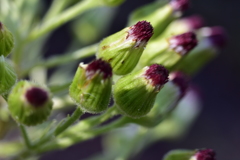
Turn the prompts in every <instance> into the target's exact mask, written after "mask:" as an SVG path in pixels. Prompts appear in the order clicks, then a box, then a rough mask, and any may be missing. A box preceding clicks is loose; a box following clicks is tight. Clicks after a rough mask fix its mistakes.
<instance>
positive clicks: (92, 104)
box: [69, 59, 112, 113]
mask: <svg viewBox="0 0 240 160" xmlns="http://www.w3.org/2000/svg"><path fill="white" fill-rule="evenodd" d="M111 90H112V68H111V66H110V64H109V63H107V62H106V61H104V60H101V59H98V60H95V61H93V62H91V63H90V64H88V65H83V64H80V65H79V67H78V69H77V72H76V74H75V76H74V79H73V82H72V84H71V85H70V88H69V94H70V96H71V97H72V99H73V100H74V101H75V102H76V104H77V105H78V106H80V108H81V109H82V110H83V111H86V112H89V113H100V112H103V111H105V110H106V109H107V107H108V104H109V101H110V96H111Z"/></svg>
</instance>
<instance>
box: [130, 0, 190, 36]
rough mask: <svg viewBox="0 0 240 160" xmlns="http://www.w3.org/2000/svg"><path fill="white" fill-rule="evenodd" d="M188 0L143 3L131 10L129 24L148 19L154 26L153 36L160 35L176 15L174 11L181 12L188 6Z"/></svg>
mask: <svg viewBox="0 0 240 160" xmlns="http://www.w3.org/2000/svg"><path fill="white" fill-rule="evenodd" d="M188 3H189V2H188V0H182V1H179V0H171V1H170V2H166V1H157V2H153V3H151V4H148V5H144V6H143V7H140V8H138V9H136V10H135V11H133V13H132V14H131V16H130V18H129V22H128V24H129V25H132V24H134V23H136V22H137V21H142V20H146V21H149V22H150V23H151V24H152V26H153V28H154V37H156V36H158V35H160V34H161V33H162V32H163V31H164V30H165V28H166V27H167V26H168V25H169V23H170V22H171V21H172V20H174V19H175V18H177V17H178V15H179V14H175V12H182V11H184V10H185V9H187V7H188Z"/></svg>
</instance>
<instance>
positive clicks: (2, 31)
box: [0, 22, 14, 57]
mask: <svg viewBox="0 0 240 160" xmlns="http://www.w3.org/2000/svg"><path fill="white" fill-rule="evenodd" d="M13 46H14V39H13V35H12V33H11V32H10V31H9V30H8V29H7V28H6V27H5V26H4V25H3V24H2V23H1V22H0V56H1V55H3V56H5V57H6V56H7V55H9V54H10V52H11V51H12V49H13Z"/></svg>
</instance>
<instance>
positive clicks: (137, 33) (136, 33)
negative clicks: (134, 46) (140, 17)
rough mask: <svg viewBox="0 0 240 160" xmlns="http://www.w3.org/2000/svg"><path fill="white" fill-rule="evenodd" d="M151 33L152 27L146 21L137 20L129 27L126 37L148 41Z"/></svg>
mask: <svg viewBox="0 0 240 160" xmlns="http://www.w3.org/2000/svg"><path fill="white" fill-rule="evenodd" d="M152 35H153V27H152V25H151V24H150V23H149V22H147V21H139V22H137V23H136V24H135V25H133V26H131V27H130V30H129V32H128V37H127V38H133V39H136V40H137V41H146V42H147V41H148V40H149V39H150V38H151V37H152Z"/></svg>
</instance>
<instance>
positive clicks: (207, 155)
mask: <svg viewBox="0 0 240 160" xmlns="http://www.w3.org/2000/svg"><path fill="white" fill-rule="evenodd" d="M189 160H216V159H215V152H214V151H213V150H212V149H200V150H198V151H197V152H196V153H195V154H194V156H192V157H191V158H190V159H189Z"/></svg>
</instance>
